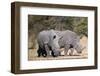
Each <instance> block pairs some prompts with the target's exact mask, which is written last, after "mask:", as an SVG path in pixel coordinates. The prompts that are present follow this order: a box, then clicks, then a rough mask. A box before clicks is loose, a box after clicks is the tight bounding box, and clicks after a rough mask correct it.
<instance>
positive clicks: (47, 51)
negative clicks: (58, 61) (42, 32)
mask: <svg viewBox="0 0 100 76" xmlns="http://www.w3.org/2000/svg"><path fill="white" fill-rule="evenodd" d="M44 47H45V51H46V53H47V56H50V49H49V46H48V45H47V44H45V45H44Z"/></svg>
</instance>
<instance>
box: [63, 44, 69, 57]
mask: <svg viewBox="0 0 100 76" xmlns="http://www.w3.org/2000/svg"><path fill="white" fill-rule="evenodd" d="M69 47H70V45H68V44H66V45H65V51H64V53H65V55H68V50H69Z"/></svg>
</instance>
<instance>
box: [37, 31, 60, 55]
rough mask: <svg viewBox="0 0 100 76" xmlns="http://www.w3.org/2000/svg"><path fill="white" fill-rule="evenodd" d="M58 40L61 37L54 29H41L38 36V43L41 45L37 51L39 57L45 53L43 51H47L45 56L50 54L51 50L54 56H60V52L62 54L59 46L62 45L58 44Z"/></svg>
mask: <svg viewBox="0 0 100 76" xmlns="http://www.w3.org/2000/svg"><path fill="white" fill-rule="evenodd" d="M58 40H59V37H58V35H57V34H56V33H55V31H54V30H44V31H41V32H40V33H39V34H38V37H37V41H38V45H39V49H38V51H37V53H38V57H40V56H41V54H43V53H46V55H45V56H50V51H52V56H53V57H57V56H59V54H60V52H59V51H60V50H59V48H60V47H59V44H58ZM40 48H41V49H42V50H41V49H40ZM45 51H46V52H45ZM42 56H43V55H42Z"/></svg>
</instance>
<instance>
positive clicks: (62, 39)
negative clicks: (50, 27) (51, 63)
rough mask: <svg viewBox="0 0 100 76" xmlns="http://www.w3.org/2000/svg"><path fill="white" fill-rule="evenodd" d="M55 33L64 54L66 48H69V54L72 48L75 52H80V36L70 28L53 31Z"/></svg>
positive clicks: (66, 51)
mask: <svg viewBox="0 0 100 76" xmlns="http://www.w3.org/2000/svg"><path fill="white" fill-rule="evenodd" d="M55 32H56V34H57V35H58V36H59V41H58V43H59V46H60V48H64V49H65V50H64V51H65V55H67V53H68V50H69V49H70V50H71V53H70V55H73V52H74V50H76V51H77V53H81V52H82V50H83V49H84V48H82V46H81V45H80V38H79V36H78V35H77V34H76V33H75V32H72V31H70V30H65V31H55Z"/></svg>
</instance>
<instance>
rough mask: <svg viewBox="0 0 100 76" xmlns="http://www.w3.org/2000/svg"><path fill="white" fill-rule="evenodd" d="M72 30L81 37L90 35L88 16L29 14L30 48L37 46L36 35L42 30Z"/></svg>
mask: <svg viewBox="0 0 100 76" xmlns="http://www.w3.org/2000/svg"><path fill="white" fill-rule="evenodd" d="M49 29H55V30H61V31H62V30H71V31H74V32H76V33H77V34H78V35H79V36H80V37H82V36H84V35H85V36H88V18H87V17H71V16H43V15H28V35H29V36H28V40H29V48H32V47H33V45H34V47H35V44H36V37H37V35H38V33H39V32H40V31H42V30H49Z"/></svg>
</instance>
